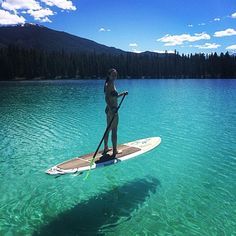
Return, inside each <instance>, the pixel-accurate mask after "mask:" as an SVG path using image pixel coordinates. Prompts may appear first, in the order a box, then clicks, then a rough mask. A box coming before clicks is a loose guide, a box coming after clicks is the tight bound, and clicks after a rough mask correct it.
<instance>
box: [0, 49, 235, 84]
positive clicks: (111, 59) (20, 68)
mask: <svg viewBox="0 0 236 236" xmlns="http://www.w3.org/2000/svg"><path fill="white" fill-rule="evenodd" d="M109 68H116V69H117V70H118V72H119V76H120V77H121V78H122V77H123V78H229V77H236V57H235V56H233V55H229V53H228V52H226V53H221V54H219V55H218V54H216V53H214V54H213V53H212V54H203V53H200V54H188V55H185V54H182V55H180V54H179V53H178V52H175V53H173V54H168V53H162V54H158V53H152V52H144V53H132V52H124V53H121V54H119V55H112V54H105V53H104V54H97V53H96V52H93V53H81V52H74V53H67V52H65V51H63V50H61V51H55V52H48V51H44V50H39V49H25V48H20V47H18V46H15V45H9V46H8V47H4V48H0V80H16V79H26V80H27V79H61V78H63V79H64V78H70V79H71V78H81V79H83V78H99V77H100V78H103V77H105V76H106V73H107V70H108V69H109Z"/></svg>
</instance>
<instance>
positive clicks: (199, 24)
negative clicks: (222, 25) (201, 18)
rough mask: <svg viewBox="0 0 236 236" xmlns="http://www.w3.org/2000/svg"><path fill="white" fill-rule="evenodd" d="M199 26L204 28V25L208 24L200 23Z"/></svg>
mask: <svg viewBox="0 0 236 236" xmlns="http://www.w3.org/2000/svg"><path fill="white" fill-rule="evenodd" d="M198 25H200V26H202V25H206V23H200V24H198Z"/></svg>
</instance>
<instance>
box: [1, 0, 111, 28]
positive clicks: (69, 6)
mask: <svg viewBox="0 0 236 236" xmlns="http://www.w3.org/2000/svg"><path fill="white" fill-rule="evenodd" d="M40 3H44V4H46V5H48V6H50V7H53V6H55V7H58V8H60V10H63V11H64V10H76V7H75V6H74V5H73V3H72V1H71V0H4V1H2V0H0V6H2V8H4V9H5V10H9V11H13V12H14V13H15V14H14V15H13V17H14V18H15V19H18V20H16V21H19V23H21V22H22V20H23V19H24V22H25V18H24V17H22V16H18V15H17V14H19V13H20V14H29V15H30V16H32V17H33V18H34V20H36V21H40V22H51V20H50V19H49V18H48V16H52V15H54V14H56V12H53V11H52V10H51V9H49V8H42V6H41V5H40ZM2 14H3V13H2ZM4 14H5V15H6V14H7V13H4ZM9 14H10V13H9ZM13 17H11V18H13ZM17 17H18V18H17ZM4 22H6V21H4ZM9 22H11V21H9ZM4 24H6V23H4ZM9 24H11V23H9ZM107 31H110V29H108V30H107Z"/></svg>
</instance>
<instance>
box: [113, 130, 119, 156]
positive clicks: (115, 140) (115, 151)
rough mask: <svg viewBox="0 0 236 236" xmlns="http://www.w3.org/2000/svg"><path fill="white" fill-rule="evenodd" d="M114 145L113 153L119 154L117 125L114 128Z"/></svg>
mask: <svg viewBox="0 0 236 236" xmlns="http://www.w3.org/2000/svg"><path fill="white" fill-rule="evenodd" d="M112 147H113V155H115V154H117V153H118V151H117V127H114V128H113V129H112Z"/></svg>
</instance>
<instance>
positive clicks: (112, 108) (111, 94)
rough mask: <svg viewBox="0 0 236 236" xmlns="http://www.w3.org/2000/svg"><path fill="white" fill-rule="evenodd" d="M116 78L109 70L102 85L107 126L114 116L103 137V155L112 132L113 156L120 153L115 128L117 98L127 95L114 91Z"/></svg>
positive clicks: (111, 70) (115, 73)
mask: <svg viewBox="0 0 236 236" xmlns="http://www.w3.org/2000/svg"><path fill="white" fill-rule="evenodd" d="M116 78H117V71H116V69H110V70H109V71H108V74H107V79H106V81H105V84H104V93H105V100H106V104H107V106H106V109H105V112H106V116H107V126H108V125H109V124H110V122H111V120H112V118H113V116H114V120H113V121H112V124H111V127H110V129H109V131H108V132H107V133H106V135H105V137H104V153H107V152H108V151H109V148H108V137H109V132H110V131H112V138H111V139H112V147H113V156H115V155H116V154H118V153H120V151H119V150H118V149H117V127H118V121H119V116H118V112H117V107H118V97H120V96H123V95H127V94H128V92H127V91H126V92H122V93H120V94H119V93H118V92H117V91H116V87H115V84H114V82H115V80H116Z"/></svg>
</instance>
